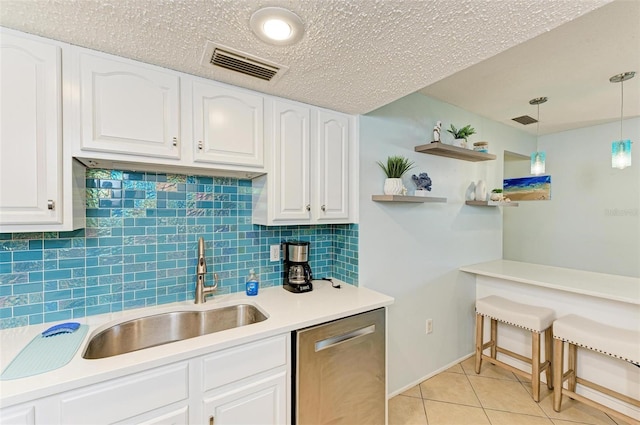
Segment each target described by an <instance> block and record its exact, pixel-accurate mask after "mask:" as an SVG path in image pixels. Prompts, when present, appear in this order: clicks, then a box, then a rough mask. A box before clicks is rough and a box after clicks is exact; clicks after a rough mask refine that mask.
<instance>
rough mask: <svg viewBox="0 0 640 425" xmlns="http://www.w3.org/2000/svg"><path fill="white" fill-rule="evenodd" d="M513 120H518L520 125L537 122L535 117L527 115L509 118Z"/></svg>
mask: <svg viewBox="0 0 640 425" xmlns="http://www.w3.org/2000/svg"><path fill="white" fill-rule="evenodd" d="M511 119H512V120H513V121H515V122H519V123H520V124H522V125H529V124H533V123H535V122H538V120H536V119H535V118H532V117H530V116H529V115H523V116H521V117H515V118H511Z"/></svg>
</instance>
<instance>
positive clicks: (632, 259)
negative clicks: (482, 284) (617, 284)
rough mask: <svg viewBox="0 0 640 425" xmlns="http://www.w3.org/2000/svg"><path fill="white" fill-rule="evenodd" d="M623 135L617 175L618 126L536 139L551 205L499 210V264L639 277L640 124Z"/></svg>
mask: <svg viewBox="0 0 640 425" xmlns="http://www.w3.org/2000/svg"><path fill="white" fill-rule="evenodd" d="M623 129H624V133H623V134H624V136H625V138H631V140H632V141H636V143H634V144H633V147H632V156H633V158H632V166H631V167H628V168H626V169H624V170H617V169H613V168H611V142H612V141H613V140H616V139H618V138H619V137H620V124H619V123H610V124H603V125H598V126H594V127H588V128H582V129H578V130H573V131H566V132H562V133H556V134H552V135H547V136H542V137H540V140H539V150H542V151H545V152H546V153H547V165H546V172H547V174H550V175H551V200H550V201H529V202H520V207H519V208H517V209H516V208H513V209H505V212H504V254H503V255H504V258H505V259H507V260H516V261H526V262H530V263H538V264H547V265H551V266H559V267H568V268H574V269H581V270H589V271H594V272H601V273H610V274H616V275H624V276H632V277H640V143H637V142H638V140H640V118H635V119H630V120H625V121H624V126H623ZM516 152H520V153H525V154H527V153H528V152H527V151H524V152H522V151H516Z"/></svg>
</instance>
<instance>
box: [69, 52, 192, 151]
mask: <svg viewBox="0 0 640 425" xmlns="http://www.w3.org/2000/svg"><path fill="white" fill-rule="evenodd" d="M77 52H78V56H77V58H76V60H77V66H78V73H79V76H78V77H79V102H80V105H79V111H80V114H81V134H80V149H81V150H83V151H98V152H112V153H118V154H124V155H142V156H151V157H159V158H174V159H178V158H180V146H179V143H180V78H179V77H178V76H177V75H176V74H175V73H173V72H170V71H165V70H162V69H161V68H158V67H154V66H150V65H145V64H142V63H134V62H133V61H125V60H122V61H120V60H117V59H112V58H109V57H106V56H105V55H98V54H93V53H91V52H88V51H86V50H77Z"/></svg>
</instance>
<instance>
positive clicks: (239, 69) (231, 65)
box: [201, 41, 289, 83]
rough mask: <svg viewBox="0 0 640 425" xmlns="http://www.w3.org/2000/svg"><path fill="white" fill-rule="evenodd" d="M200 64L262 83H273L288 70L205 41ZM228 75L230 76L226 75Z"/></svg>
mask: <svg viewBox="0 0 640 425" xmlns="http://www.w3.org/2000/svg"><path fill="white" fill-rule="evenodd" d="M201 63H202V64H203V65H207V66H213V67H214V68H215V69H216V70H220V71H223V72H226V71H231V72H233V73H234V74H235V75H238V74H242V75H246V76H249V77H253V78H258V79H260V80H262V81H267V82H270V83H274V82H275V81H276V80H278V79H279V78H280V77H281V76H282V74H284V73H285V72H286V71H287V70H288V69H289V68H288V67H286V66H283V65H279V64H276V63H273V62H270V61H268V60H265V59H262V58H259V57H256V56H252V55H249V54H247V53H244V52H240V51H238V50H235V49H232V48H230V47H227V46H222V45H220V44H215V43H213V42H211V41H207V46H206V48H205V53H204V55H203V57H202V61H201ZM227 75H230V74H227Z"/></svg>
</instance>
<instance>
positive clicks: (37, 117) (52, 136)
mask: <svg viewBox="0 0 640 425" xmlns="http://www.w3.org/2000/svg"><path fill="white" fill-rule="evenodd" d="M0 46H1V51H0V55H1V56H2V60H1V61H0V80H1V87H0V91H1V92H2V96H0V98H1V99H2V100H1V106H0V108H1V109H0V116H1V117H2V124H1V125H0V225H12V224H58V223H61V222H62V217H63V214H62V204H63V202H62V199H61V196H62V130H61V129H62V127H61V117H62V115H61V91H60V84H61V76H60V72H61V65H60V63H61V62H60V49H59V48H58V47H56V46H53V45H49V44H45V43H41V42H38V41H34V40H27V39H23V38H21V37H15V36H13V35H9V34H6V33H3V34H2V37H0ZM2 231H6V229H3V230H2Z"/></svg>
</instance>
